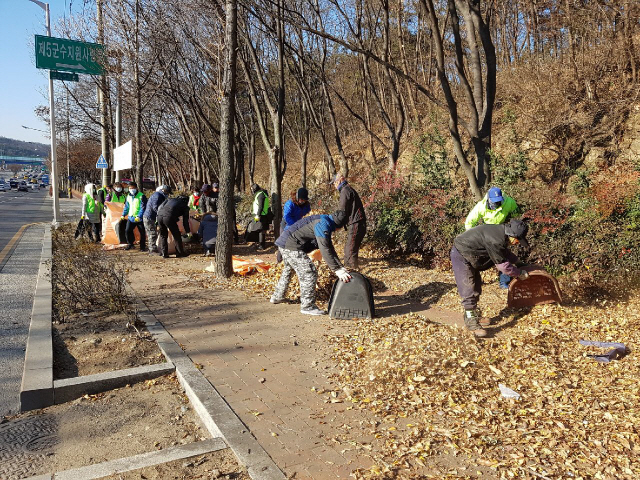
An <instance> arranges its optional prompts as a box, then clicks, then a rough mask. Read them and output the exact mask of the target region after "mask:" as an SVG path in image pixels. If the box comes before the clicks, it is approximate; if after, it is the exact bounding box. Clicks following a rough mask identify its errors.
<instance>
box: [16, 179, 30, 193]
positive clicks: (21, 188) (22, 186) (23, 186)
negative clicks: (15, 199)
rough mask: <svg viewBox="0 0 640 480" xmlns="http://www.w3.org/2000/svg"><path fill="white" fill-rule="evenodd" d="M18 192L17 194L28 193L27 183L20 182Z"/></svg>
mask: <svg viewBox="0 0 640 480" xmlns="http://www.w3.org/2000/svg"><path fill="white" fill-rule="evenodd" d="M18 191H19V192H28V191H29V187H27V182H25V181H24V180H22V181H21V182H20V183H19V184H18Z"/></svg>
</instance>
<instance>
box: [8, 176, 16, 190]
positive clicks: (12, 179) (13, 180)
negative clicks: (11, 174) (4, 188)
mask: <svg viewBox="0 0 640 480" xmlns="http://www.w3.org/2000/svg"><path fill="white" fill-rule="evenodd" d="M9 186H10V187H11V188H18V180H17V179H15V178H11V179H9Z"/></svg>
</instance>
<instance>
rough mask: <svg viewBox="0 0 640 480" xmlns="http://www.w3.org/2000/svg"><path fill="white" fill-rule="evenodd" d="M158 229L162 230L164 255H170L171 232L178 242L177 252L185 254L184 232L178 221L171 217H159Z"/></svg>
mask: <svg viewBox="0 0 640 480" xmlns="http://www.w3.org/2000/svg"><path fill="white" fill-rule="evenodd" d="M158 230H159V231H160V253H161V254H162V255H163V256H166V255H169V232H171V235H172V236H173V240H174V241H175V242H176V253H177V254H180V255H183V254H184V247H183V246H182V234H181V233H180V228H178V221H177V220H174V219H172V218H171V217H158Z"/></svg>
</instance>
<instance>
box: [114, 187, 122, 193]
mask: <svg viewBox="0 0 640 480" xmlns="http://www.w3.org/2000/svg"><path fill="white" fill-rule="evenodd" d="M114 190H115V191H116V192H118V193H120V192H121V191H122V187H116V188H115V189H114Z"/></svg>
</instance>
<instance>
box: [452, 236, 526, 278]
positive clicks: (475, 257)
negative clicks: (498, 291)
mask: <svg viewBox="0 0 640 480" xmlns="http://www.w3.org/2000/svg"><path fill="white" fill-rule="evenodd" d="M504 228H505V226H504V225H478V226H477V227H473V228H471V229H469V230H467V231H466V232H464V233H461V234H460V235H458V236H457V237H456V238H455V239H454V240H453V246H454V247H456V250H458V252H460V255H462V256H463V257H464V258H465V260H467V261H468V262H469V263H470V264H471V266H472V267H473V268H476V269H478V270H488V269H489V268H491V267H493V266H494V265H500V264H504V263H506V262H509V263H511V262H515V261H517V258H515V256H514V255H513V254H512V253H511V252H510V251H509V248H508V246H509V238H508V237H507V235H506V233H504Z"/></svg>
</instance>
